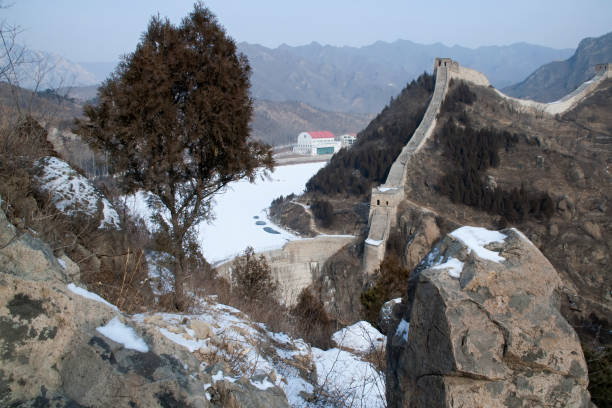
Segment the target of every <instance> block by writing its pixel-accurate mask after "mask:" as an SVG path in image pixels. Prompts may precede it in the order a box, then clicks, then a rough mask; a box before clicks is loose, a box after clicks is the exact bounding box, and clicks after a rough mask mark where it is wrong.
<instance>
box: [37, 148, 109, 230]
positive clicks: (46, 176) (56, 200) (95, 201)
mask: <svg viewBox="0 0 612 408" xmlns="http://www.w3.org/2000/svg"><path fill="white" fill-rule="evenodd" d="M36 165H37V166H39V167H40V169H41V173H40V175H39V176H37V177H35V180H36V181H37V182H38V183H39V186H40V189H41V190H42V191H46V192H48V193H49V194H50V196H51V199H52V201H53V204H54V205H55V207H56V208H57V209H58V210H60V211H61V212H63V213H64V214H67V215H71V216H74V215H85V216H88V217H96V216H97V214H98V211H99V210H101V211H102V221H101V222H100V226H99V228H111V229H119V228H120V223H119V215H118V214H117V211H115V209H114V208H113V206H112V205H111V203H110V202H109V201H108V200H107V199H106V198H105V197H104V196H103V195H102V194H101V193H100V192H99V191H98V190H97V189H96V188H95V187H94V186H93V184H91V182H90V181H89V180H88V179H87V178H85V177H84V176H82V175H81V174H79V173H77V172H76V171H75V170H74V169H73V168H72V167H70V165H69V164H68V163H66V162H65V161H63V160H60V159H58V158H57V157H51V156H47V157H43V158H41V159H39V160H37V161H36Z"/></svg>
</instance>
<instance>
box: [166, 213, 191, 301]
mask: <svg viewBox="0 0 612 408" xmlns="http://www.w3.org/2000/svg"><path fill="white" fill-rule="evenodd" d="M171 218H172V220H171V222H172V229H173V231H172V232H171V233H170V236H171V237H172V238H171V239H172V242H171V245H172V246H173V251H172V252H173V255H174V306H175V307H176V309H177V310H178V311H181V312H182V311H185V309H186V308H187V298H186V296H185V292H184V285H185V251H184V250H183V239H185V234H181V233H180V231H181V228H180V226H179V220H178V215H176V214H172V215H171Z"/></svg>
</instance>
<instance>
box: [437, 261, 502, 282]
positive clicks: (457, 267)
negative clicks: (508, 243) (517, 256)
mask: <svg viewBox="0 0 612 408" xmlns="http://www.w3.org/2000/svg"><path fill="white" fill-rule="evenodd" d="M502 259H503V258H502ZM431 269H448V274H449V275H450V276H452V277H453V278H459V277H460V276H461V271H462V270H463V262H461V261H460V260H458V259H457V258H448V259H447V260H446V262H444V263H442V264H439V265H436V266H432V267H431Z"/></svg>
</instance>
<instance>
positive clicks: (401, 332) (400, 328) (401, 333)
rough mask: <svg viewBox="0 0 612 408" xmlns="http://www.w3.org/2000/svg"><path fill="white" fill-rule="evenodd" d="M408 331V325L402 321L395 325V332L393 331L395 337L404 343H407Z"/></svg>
mask: <svg viewBox="0 0 612 408" xmlns="http://www.w3.org/2000/svg"><path fill="white" fill-rule="evenodd" d="M409 329H410V323H408V322H407V321H405V320H404V319H402V321H401V322H400V323H399V324H398V325H397V330H395V335H396V336H398V337H401V338H402V339H403V340H404V341H408V330H409Z"/></svg>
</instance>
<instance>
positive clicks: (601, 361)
mask: <svg viewBox="0 0 612 408" xmlns="http://www.w3.org/2000/svg"><path fill="white" fill-rule="evenodd" d="M583 349H584V357H585V359H586V362H587V366H588V369H589V392H590V393H591V401H593V403H595V404H596V405H597V406H598V407H601V408H603V407H612V347H611V346H603V347H601V348H598V349H591V348H588V347H584V346H583Z"/></svg>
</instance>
